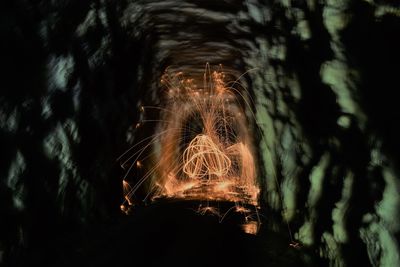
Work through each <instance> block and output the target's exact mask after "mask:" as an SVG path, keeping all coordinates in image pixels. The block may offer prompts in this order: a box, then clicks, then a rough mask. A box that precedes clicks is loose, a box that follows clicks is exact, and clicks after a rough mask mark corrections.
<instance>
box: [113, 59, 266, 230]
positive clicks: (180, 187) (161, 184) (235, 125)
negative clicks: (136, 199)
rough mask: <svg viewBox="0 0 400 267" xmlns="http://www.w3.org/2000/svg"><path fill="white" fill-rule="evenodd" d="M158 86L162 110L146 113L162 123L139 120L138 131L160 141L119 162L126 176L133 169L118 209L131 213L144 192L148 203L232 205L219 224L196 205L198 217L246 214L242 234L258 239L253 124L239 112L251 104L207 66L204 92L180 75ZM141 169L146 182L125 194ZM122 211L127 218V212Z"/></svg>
mask: <svg viewBox="0 0 400 267" xmlns="http://www.w3.org/2000/svg"><path fill="white" fill-rule="evenodd" d="M161 82H162V83H163V84H164V86H165V87H166V90H165V94H164V95H163V100H164V101H163V103H165V104H164V106H161V107H150V108H153V109H157V110H158V111H159V112H160V118H159V119H157V120H142V121H141V123H138V124H137V127H136V128H138V127H139V126H142V124H143V123H150V122H154V123H156V132H157V134H155V135H154V136H153V137H147V138H146V139H145V140H146V141H145V142H144V141H143V140H142V141H140V142H138V143H137V144H140V146H139V145H135V146H134V147H135V148H131V149H129V150H128V151H127V152H126V153H124V154H123V156H121V157H120V158H119V160H121V161H122V162H123V163H122V164H121V166H124V168H125V166H126V164H128V163H129V164H130V165H129V166H130V167H129V168H128V171H127V172H126V174H125V176H124V180H123V189H124V190H123V191H124V196H125V201H124V203H123V205H124V204H125V203H128V205H132V202H133V201H132V198H133V196H134V194H135V193H136V191H137V190H138V189H139V188H140V187H142V186H143V187H144V188H145V191H146V199H150V200H153V201H154V200H156V199H159V198H174V199H183V200H198V201H213V203H215V201H224V202H231V203H233V204H234V209H229V210H228V211H227V212H226V213H225V214H224V215H223V216H221V212H220V211H219V210H218V208H217V207H214V206H212V205H205V206H204V205H201V206H200V207H199V210H198V212H199V213H200V214H206V213H208V214H213V215H216V216H219V217H220V218H221V221H222V220H223V219H224V218H225V217H226V215H227V214H228V212H231V211H232V212H237V213H240V214H243V216H244V218H245V220H246V224H245V225H246V226H245V225H243V230H244V231H245V232H247V233H251V234H255V233H257V231H258V228H259V219H258V216H257V218H256V219H255V220H253V216H252V213H254V211H256V212H257V209H258V196H259V192H260V190H259V186H258V183H257V179H256V177H257V168H256V164H255V160H254V152H253V151H254V147H253V139H252V132H251V127H249V120H250V119H252V118H248V116H247V115H246V114H247V113H246V112H245V108H250V107H246V106H243V105H247V103H249V100H248V99H246V93H245V92H240V91H239V89H237V88H233V87H232V88H231V87H228V86H227V85H226V82H225V74H224V72H222V70H220V71H211V68H210V66H209V65H208V64H207V65H206V70H205V72H204V76H203V84H202V86H200V85H199V82H198V81H197V83H196V81H195V79H188V78H185V77H184V76H183V73H182V72H178V73H171V72H168V71H167V72H166V73H165V74H164V75H163V77H162V79H161ZM233 84H238V82H237V81H235V82H234V83H233ZM244 91H245V90H244ZM243 103H245V104H243ZM250 109H251V108H250ZM145 110H146V106H141V107H140V111H141V112H145ZM146 142H147V144H146ZM149 150H151V151H150V152H149ZM124 157H125V159H124ZM139 169H140V172H141V173H144V174H143V175H141V176H139V177H138V181H137V182H136V183H135V184H134V185H133V186H130V185H129V183H128V182H127V180H128V178H129V177H130V176H133V175H135V173H138V172H139ZM249 206H252V207H253V209H251V208H249ZM121 209H122V210H123V211H124V212H125V210H126V208H125V206H121Z"/></svg>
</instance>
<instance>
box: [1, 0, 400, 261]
mask: <svg viewBox="0 0 400 267" xmlns="http://www.w3.org/2000/svg"><path fill="white" fill-rule="evenodd" d="M0 25H1V28H0V34H1V36H2V38H3V39H4V40H5V42H3V41H2V42H1V49H0V51H1V52H0V53H1V58H2V61H1V63H0V64H1V65H2V69H3V77H2V89H1V92H2V93H1V96H0V135H1V138H0V142H1V147H2V152H3V153H2V154H3V156H2V160H1V163H0V164H1V165H0V172H1V178H2V179H1V186H0V192H1V193H0V198H1V202H0V207H1V213H2V214H3V215H2V216H1V217H2V219H1V223H0V233H1V235H0V262H2V263H10V264H13V263H19V262H20V261H19V258H20V257H22V256H24V255H36V256H32V258H30V259H32V262H35V261H36V262H39V263H42V262H43V259H44V257H50V259H49V260H50V261H51V260H52V259H53V258H54V259H56V258H57V259H59V258H60V257H61V258H62V257H63V256H62V253H61V252H60V253H59V254H55V255H52V256H49V255H46V256H45V253H44V252H43V251H46V250H51V251H53V250H52V246H53V244H54V242H60V244H61V246H68V244H70V243H74V242H75V243H79V242H82V240H81V239H80V238H82V237H78V235H79V234H77V233H82V232H84V231H85V229H87V228H89V227H90V228H92V227H96V226H97V225H101V224H103V223H105V222H108V223H109V222H110V221H112V220H113V218H115V217H117V216H119V215H118V214H119V210H118V209H119V203H120V196H121V189H120V182H121V181H120V177H121V175H122V171H121V170H120V168H119V166H118V164H117V163H116V158H117V157H118V156H119V155H120V154H121V153H122V152H123V151H124V150H126V149H127V148H128V147H129V146H130V143H131V142H132V140H134V139H135V135H137V134H138V132H137V130H135V125H136V123H137V122H138V121H139V120H140V118H142V116H143V114H141V112H140V106H141V105H143V103H145V104H153V105H157V104H158V103H159V101H160V96H159V93H158V90H157V88H158V87H159V78H160V76H161V74H162V72H163V71H164V70H165V68H166V67H167V66H174V67H175V68H176V69H178V70H184V71H186V72H188V73H190V72H192V73H195V72H196V71H197V72H198V71H199V66H203V65H204V64H205V62H210V64H220V63H221V64H223V65H224V69H225V71H226V72H228V73H232V74H233V75H236V76H237V74H239V75H240V74H241V73H245V72H246V71H248V72H246V74H245V76H244V77H245V80H246V82H247V86H248V90H249V91H250V94H251V95H252V96H253V100H254V104H253V106H252V107H251V108H252V109H253V111H254V112H255V114H256V120H257V123H258V126H259V128H255V132H254V134H255V135H256V136H257V137H258V139H259V142H260V145H259V147H260V150H259V160H260V162H262V163H263V164H262V166H260V170H261V175H260V177H259V180H260V181H261V183H262V187H263V188H262V190H263V191H262V193H263V201H264V203H265V205H266V206H267V207H268V208H269V209H270V210H271V212H272V213H273V214H275V215H276V216H277V217H278V218H280V219H281V221H282V224H284V222H285V221H288V222H289V225H290V228H291V230H292V234H293V237H294V238H296V239H297V240H298V241H300V242H301V243H302V244H303V246H304V247H305V248H307V249H309V250H310V251H312V252H314V253H316V254H318V255H319V257H320V264H321V265H332V266H353V265H355V264H356V263H357V265H361V266H398V265H399V264H400V257H399V243H398V237H399V230H400V220H399V219H400V214H399V212H400V180H399V178H398V177H399V172H398V170H399V168H398V166H399V159H400V157H399V151H400V141H399V139H398V138H397V137H398V136H399V134H400V133H399V131H398V130H397V127H396V126H397V121H398V119H399V118H400V111H399V110H398V109H397V98H396V91H397V89H398V87H399V82H398V78H397V73H398V70H399V69H400V66H399V62H400V53H399V52H398V47H400V42H399V41H398V40H397V39H398V38H396V36H397V35H398V33H400V10H399V8H398V6H397V5H396V1H389V0H386V1H383V0H382V1H377V0H376V1H374V0H364V1H363V0H326V1H315V0H307V1H305V0H304V1H300V0H298V1H290V0H281V1H278V0H275V1H272V0H271V1H260V0H254V1H253V0H249V1H245V2H243V1H235V0H226V1H218V2H215V1H183V2H179V3H178V2H176V1H172V0H171V1H161V2H159V1H127V0H123V1H101V0H98V1H79V0H70V1H50V2H48V1H30V2H29V1H22V0H18V1H3V2H2V3H1V4H0ZM201 71H202V70H201ZM146 127H147V128H146V129H149V131H151V126H146ZM43 233H47V234H46V235H45V236H48V238H42V237H43ZM70 233H74V234H73V235H72V236H75V237H68V238H67V236H69V234H70Z"/></svg>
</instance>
